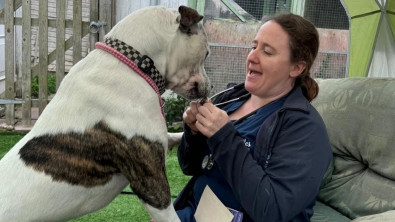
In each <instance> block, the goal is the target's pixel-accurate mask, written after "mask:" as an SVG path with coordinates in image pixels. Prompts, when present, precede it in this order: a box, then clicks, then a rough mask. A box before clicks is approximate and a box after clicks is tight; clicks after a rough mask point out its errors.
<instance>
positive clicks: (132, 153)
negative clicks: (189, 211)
mask: <svg viewBox="0 0 395 222" xmlns="http://www.w3.org/2000/svg"><path fill="white" fill-rule="evenodd" d="M19 154H20V158H21V159H22V160H23V161H24V162H25V164H26V165H27V166H30V167H32V168H33V169H35V170H37V171H40V172H44V173H45V174H47V175H49V176H51V177H52V179H53V180H54V181H61V182H66V183H69V184H72V185H80V186H84V187H94V186H100V185H104V184H106V183H107V182H109V181H110V180H111V178H112V176H113V175H114V174H117V173H122V174H123V175H124V176H125V177H126V178H127V179H128V180H129V181H130V186H131V188H132V190H133V192H134V193H136V195H137V196H138V197H139V198H140V199H142V200H143V201H144V202H146V203H148V204H149V205H151V206H153V207H156V208H159V209H164V208H166V207H167V206H169V204H170V201H171V199H170V188H169V184H168V182H167V178H166V172H165V149H164V148H163V146H162V145H161V144H160V143H158V142H152V141H149V140H147V139H145V138H144V137H142V136H134V137H133V138H132V139H130V140H127V139H126V138H125V137H124V136H122V135H121V134H119V133H117V132H114V131H112V130H111V129H109V128H108V127H107V125H106V124H105V123H103V122H100V123H98V124H97V125H96V126H95V127H93V128H92V129H89V130H86V132H85V133H83V134H82V133H72V132H71V133H67V134H56V135H43V136H39V137H35V138H33V139H31V140H30V141H29V142H27V143H26V144H25V146H24V147H22V148H21V150H20V151H19Z"/></svg>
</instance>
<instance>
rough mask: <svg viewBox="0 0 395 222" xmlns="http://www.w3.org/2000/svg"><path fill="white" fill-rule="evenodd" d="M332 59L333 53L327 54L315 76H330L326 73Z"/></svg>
mask: <svg viewBox="0 0 395 222" xmlns="http://www.w3.org/2000/svg"><path fill="white" fill-rule="evenodd" d="M330 59H331V55H330V54H326V57H325V59H324V60H322V63H321V66H320V70H319V71H318V73H316V74H315V78H328V76H327V74H326V70H327V69H328V68H329V62H330Z"/></svg>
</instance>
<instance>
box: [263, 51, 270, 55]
mask: <svg viewBox="0 0 395 222" xmlns="http://www.w3.org/2000/svg"><path fill="white" fill-rule="evenodd" d="M263 53H265V54H266V55H272V53H270V52H268V51H263Z"/></svg>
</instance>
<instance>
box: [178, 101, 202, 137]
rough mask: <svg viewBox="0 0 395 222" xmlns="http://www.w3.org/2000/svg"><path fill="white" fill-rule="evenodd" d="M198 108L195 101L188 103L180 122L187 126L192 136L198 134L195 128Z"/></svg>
mask: <svg viewBox="0 0 395 222" xmlns="http://www.w3.org/2000/svg"><path fill="white" fill-rule="evenodd" d="M199 106H200V104H199V103H198V102H196V101H194V102H190V103H189V106H188V108H187V109H186V110H185V112H184V114H183V115H182V120H183V121H184V123H185V124H187V125H188V126H189V128H191V132H192V135H194V134H196V133H198V132H199V130H198V128H197V127H196V115H197V114H198V113H199V111H198V108H199Z"/></svg>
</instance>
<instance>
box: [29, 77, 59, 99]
mask: <svg viewBox="0 0 395 222" xmlns="http://www.w3.org/2000/svg"><path fill="white" fill-rule="evenodd" d="M38 84H39V83H38V76H34V77H33V79H32V98H38V93H39V92H38V91H39V85H38ZM54 93H56V76H55V75H48V95H50V94H54Z"/></svg>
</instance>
